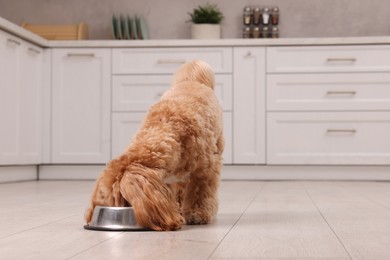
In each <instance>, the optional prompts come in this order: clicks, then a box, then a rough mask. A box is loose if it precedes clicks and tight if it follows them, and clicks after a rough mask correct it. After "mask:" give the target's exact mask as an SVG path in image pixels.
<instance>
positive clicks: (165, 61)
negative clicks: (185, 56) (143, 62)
mask: <svg viewBox="0 0 390 260" xmlns="http://www.w3.org/2000/svg"><path fill="white" fill-rule="evenodd" d="M157 63H158V64H184V63H186V60H182V59H178V60H173V59H172V60H171V59H160V60H158V61H157Z"/></svg>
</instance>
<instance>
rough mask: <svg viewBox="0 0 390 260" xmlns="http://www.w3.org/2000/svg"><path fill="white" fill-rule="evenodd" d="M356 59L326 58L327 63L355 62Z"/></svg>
mask: <svg viewBox="0 0 390 260" xmlns="http://www.w3.org/2000/svg"><path fill="white" fill-rule="evenodd" d="M356 60H357V59H356V58H328V59H326V61H327V62H351V63H354V62H356Z"/></svg>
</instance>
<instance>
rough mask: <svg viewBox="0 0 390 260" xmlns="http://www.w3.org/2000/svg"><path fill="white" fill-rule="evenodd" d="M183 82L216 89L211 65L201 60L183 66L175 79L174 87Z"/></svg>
mask: <svg viewBox="0 0 390 260" xmlns="http://www.w3.org/2000/svg"><path fill="white" fill-rule="evenodd" d="M183 81H192V82H198V83H200V84H203V85H206V86H208V87H210V88H211V89H214V85H215V79H214V72H213V70H212V68H211V67H210V65H209V64H207V63H206V62H204V61H201V60H194V61H191V62H188V63H185V64H184V65H182V66H181V67H180V68H179V69H178V70H177V71H176V73H175V75H174V77H173V86H175V85H177V84H178V83H180V82H183Z"/></svg>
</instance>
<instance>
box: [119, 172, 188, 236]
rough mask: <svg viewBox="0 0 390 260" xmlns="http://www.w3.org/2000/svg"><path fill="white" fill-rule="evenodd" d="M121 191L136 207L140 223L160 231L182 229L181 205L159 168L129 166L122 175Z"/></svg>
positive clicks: (136, 214)
mask: <svg viewBox="0 0 390 260" xmlns="http://www.w3.org/2000/svg"><path fill="white" fill-rule="evenodd" d="M120 192H121V194H122V196H123V197H124V198H125V199H126V200H127V201H128V202H129V203H130V204H131V206H132V207H133V208H134V212H135V216H136V218H137V222H138V224H139V225H140V226H143V227H147V228H150V229H153V230H156V231H161V230H177V229H180V227H181V216H180V213H179V207H178V205H177V203H176V200H175V198H173V194H172V192H171V190H170V189H169V187H168V186H167V185H166V184H165V183H164V182H163V180H162V178H161V175H160V173H159V172H158V170H153V169H149V168H145V167H143V166H134V165H132V166H129V167H128V169H127V170H126V171H125V172H124V174H123V176H122V179H121V182H120Z"/></svg>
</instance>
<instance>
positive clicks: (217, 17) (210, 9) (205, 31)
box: [188, 4, 223, 39]
mask: <svg viewBox="0 0 390 260" xmlns="http://www.w3.org/2000/svg"><path fill="white" fill-rule="evenodd" d="M188 14H189V15H190V16H191V20H190V21H191V22H192V25H191V36H192V38H193V39H219V38H221V25H220V23H221V21H222V20H223V14H222V12H221V11H220V10H219V8H218V6H217V5H212V4H206V5H204V6H198V7H197V8H195V9H194V10H193V12H192V13H188Z"/></svg>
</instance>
